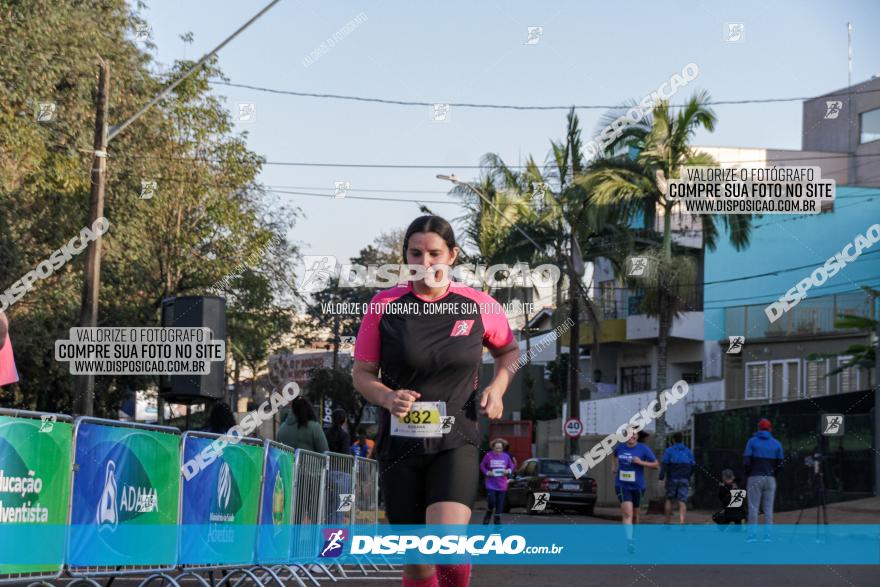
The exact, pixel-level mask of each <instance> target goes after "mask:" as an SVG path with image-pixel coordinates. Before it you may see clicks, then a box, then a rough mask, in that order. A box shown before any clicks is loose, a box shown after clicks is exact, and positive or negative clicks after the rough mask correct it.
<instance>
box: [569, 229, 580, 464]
mask: <svg viewBox="0 0 880 587" xmlns="http://www.w3.org/2000/svg"><path fill="white" fill-rule="evenodd" d="M569 239H570V245H569V247H570V249H571V252H570V254H569V258H568V261H569V269H570V271H569V280H570V281H569V283H568V298H569V299H568V301H569V303H570V304H571V315H570V316H569V318H570V319H571V320H572V321H573V324H572V325H571V329H570V330H569V331H568V334H569V338H568V417H569V418H575V419H577V420H580V419H581V397H580V385H579V384H580V377H579V375H580V355H581V353H580V347H581V345H580V341H581V328H580V326H581V324H580V323H581V320H580V308H579V305H578V302H579V298H580V293H581V292H580V278H581V275H578V268H577V267H576V263H577V261H576V259H575V255H576V254H577V251H578V245H577V241H576V239H577V236H576V234H575V230H574V227H573V226H572V227H571V231H570V234H569ZM582 264H583V262H582V261H581V265H582ZM579 445H580V437H578V436H575V437H574V438H569V439H568V452H569V454H570V455H577V454H578V453H579V452H580V451H579Z"/></svg>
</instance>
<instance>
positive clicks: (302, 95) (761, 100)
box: [210, 80, 880, 111]
mask: <svg viewBox="0 0 880 587" xmlns="http://www.w3.org/2000/svg"><path fill="white" fill-rule="evenodd" d="M210 83H211V84H212V85H215V86H228V87H232V88H243V89H247V90H254V91H257V92H264V93H268V94H280V95H286V96H296V97H299V98H323V99H330V100H347V101H351V102H368V103H373V104H388V105H393V106H433V105H434V104H437V103H438V102H425V101H420V100H399V99H392V98H368V97H364V96H351V95H346V94H329V93H318V92H298V91H294V90H279V89H275V88H266V87H262V86H255V85H251V84H237V83H232V82H227V81H219V80H211V81H210ZM872 92H880V90H863V91H859V92H852V93H853V94H869V93H872ZM817 97H821V96H799V97H793V98H753V99H744V100H712V101H711V102H706V105H707V106H731V105H743V104H769V103H782V102H804V101H806V100H813V99H815V98H817ZM444 104H447V105H448V106H450V107H456V108H480V109H488V110H565V111H568V110H570V109H571V108H574V109H575V110H617V109H619V110H628V109H629V108H630V107H629V106H627V105H623V104H614V105H608V104H580V105H578V104H574V105H571V104H569V105H566V106H521V105H514V104H485V103H474V102H444ZM685 106H686V104H670V107H672V108H683V107H685Z"/></svg>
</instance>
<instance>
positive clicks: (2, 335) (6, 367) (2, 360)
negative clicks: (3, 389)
mask: <svg viewBox="0 0 880 587" xmlns="http://www.w3.org/2000/svg"><path fill="white" fill-rule="evenodd" d="M8 327H9V323H8V322H7V321H6V314H3V313H0V385H9V384H10V383H15V382H16V381H18V372H17V371H16V370H15V359H14V358H13V357H12V341H10V340H9V330H8Z"/></svg>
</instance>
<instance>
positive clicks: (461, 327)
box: [449, 320, 474, 336]
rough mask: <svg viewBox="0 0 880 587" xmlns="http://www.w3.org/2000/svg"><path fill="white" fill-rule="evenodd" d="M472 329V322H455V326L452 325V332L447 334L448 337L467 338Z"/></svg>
mask: <svg viewBox="0 0 880 587" xmlns="http://www.w3.org/2000/svg"><path fill="white" fill-rule="evenodd" d="M473 327H474V321H473V320H456V321H455V324H453V325H452V332H450V333H449V336H467V335H468V334H470V333H471V329H472V328H473Z"/></svg>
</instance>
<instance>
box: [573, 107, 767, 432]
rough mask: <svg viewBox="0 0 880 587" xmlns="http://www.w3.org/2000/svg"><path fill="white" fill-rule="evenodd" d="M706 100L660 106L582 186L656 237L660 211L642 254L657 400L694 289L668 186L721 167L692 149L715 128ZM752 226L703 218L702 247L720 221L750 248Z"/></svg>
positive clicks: (713, 239)
mask: <svg viewBox="0 0 880 587" xmlns="http://www.w3.org/2000/svg"><path fill="white" fill-rule="evenodd" d="M708 102H709V95H708V94H707V93H706V92H700V93H698V94H695V95H694V96H692V97H691V98H690V99H689V100H688V102H687V103H686V104H685V105H684V106H683V107H682V108H681V109H680V110H679V111H678V112H677V113H675V114H673V112H672V111H671V107H670V105H669V103H668V102H666V101H660V102H658V103H657V104H656V105H655V106H654V107H653V109H652V112H651V115H650V116H648V117H647V118H646V119H645V120H644V121H643V122H642V123H640V124H636V125H631V126H629V127H626V128H625V129H624V131H623V132H622V134H621V135H620V137H618V139H617V140H616V141H614V142H613V143H612V144H611V145H609V147H608V150H607V151H606V152H605V153H604V154H603V156H601V157H599V158H598V159H596V160H595V161H593V163H592V164H591V165H590V168H589V170H588V172H587V173H586V174H585V175H584V178H583V180H582V181H584V182H588V183H589V184H590V185H591V186H593V194H594V197H595V198H596V201H597V202H599V203H602V204H612V203H617V204H619V205H620V206H622V208H623V209H624V210H625V211H626V213H627V215H628V217H629V218H630V220H631V221H637V219H639V218H641V219H642V220H643V222H644V224H643V228H644V229H645V231H646V233H651V232H656V231H655V230H654V224H655V213H657V212H659V213H660V214H661V215H662V218H663V228H662V231H661V233H660V235H661V236H662V239H661V241H660V243H659V246H653V247H650V246H649V247H648V250H646V251H645V252H643V253H639V255H640V256H642V257H647V259H648V261H649V268H650V269H651V270H650V271H648V273H647V275H646V279H645V280H644V281H642V282H641V283H643V287H645V289H646V290H647V294H646V296H645V298H644V300H643V302H642V309H643V310H644V311H645V312H646V313H647V314H648V315H650V316H654V317H656V318H658V322H659V325H658V326H659V329H658V335H657V363H658V365H657V397H658V400H659V399H660V397H661V396H662V391H663V389H664V388H665V387H666V385H667V381H666V377H667V365H668V345H669V331H670V330H671V327H672V322H673V320H674V319H675V318H676V317H677V316H678V314H679V313H680V312H681V311H683V309H684V308H685V307H687V303H686V300H687V297H688V294H687V292H688V290H690V288H689V287H688V286H689V284H694V283H695V281H696V279H695V277H694V276H695V275H696V267H695V262H694V259H693V257H691V256H686V255H682V254H675V255H674V254H673V243H672V232H673V231H672V216H673V214H674V213H675V212H676V207H677V206H678V202H676V201H674V200H670V199H668V198H666V196H665V192H666V185H667V182H668V181H669V180H671V179H674V178H677V177H678V176H679V170H680V168H681V166H684V165H694V166H696V165H701V166H707V165H717V163H716V162H715V161H714V160H713V159H712V158H711V157H710V156H708V155H706V154H704V153H699V152H696V151H695V150H694V149H693V148H692V147H691V146H690V141H691V140H692V139H693V136H694V133H695V132H696V131H697V129H699V128H705V129H706V130H708V131H710V132H711V131H713V130H714V129H715V122H716V117H715V114H714V112H713V111H712V109H711V108H709V107H708V106H707V103H708ZM610 117H611V116H610V115H609V116H608V117H606V120H607V118H610ZM751 220H752V218H751V216H750V215H718V216H713V215H709V214H704V215H701V216H700V221H701V225H702V237H703V246H704V247H707V248H709V250H714V249H715V247H716V245H717V241H718V238H719V231H718V224H717V223H718V222H719V221H720V222H721V224H722V225H723V226H724V227H725V228H726V230H727V233H728V237H729V239H730V242H731V244H733V246H734V248H736V249H737V250H741V249H743V248H745V247H746V246H748V244H749V237H750V233H751ZM697 286H698V287H699V285H697ZM656 422H657V436H658V442H659V443H660V446H663V445H664V441H665V432H666V421H665V418H664V417H662V416H661V417H660V418H658V419H657V421H656Z"/></svg>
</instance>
